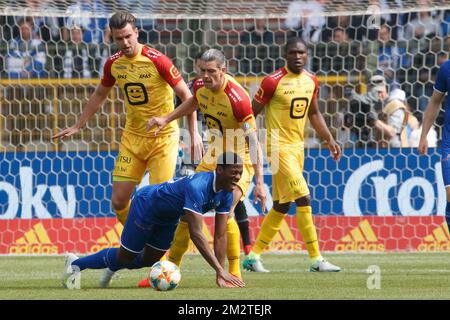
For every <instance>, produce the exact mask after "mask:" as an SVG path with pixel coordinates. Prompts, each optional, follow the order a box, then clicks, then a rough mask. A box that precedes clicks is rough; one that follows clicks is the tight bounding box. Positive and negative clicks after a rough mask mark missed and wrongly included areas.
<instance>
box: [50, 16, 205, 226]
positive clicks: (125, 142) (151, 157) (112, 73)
mask: <svg viewBox="0 0 450 320" xmlns="http://www.w3.org/2000/svg"><path fill="white" fill-rule="evenodd" d="M135 22H136V19H135V17H134V16H133V15H132V14H130V13H128V12H117V13H115V14H114V15H113V16H112V17H111V18H110V20H109V27H110V29H111V34H112V38H113V40H114V43H115V44H116V45H117V47H118V48H119V52H117V53H116V54H114V55H112V56H111V57H109V59H108V60H107V61H106V63H105V66H104V69H103V76H102V78H101V81H100V83H99V85H98V86H97V88H96V89H95V91H94V93H93V94H92V95H91V97H90V98H89V100H88V102H87V103H86V106H85V107H84V109H83V112H82V114H81V116H80V118H79V119H78V121H77V122H76V123H75V125H73V126H72V127H70V128H67V129H65V130H63V131H61V132H59V133H58V134H56V135H55V136H53V138H67V137H70V136H72V135H74V134H75V133H77V132H78V131H79V130H80V129H81V128H82V127H83V126H84V125H85V124H86V122H87V121H88V120H89V119H90V118H91V117H92V116H93V115H94V114H95V113H96V112H97V110H98V109H99V108H100V107H101V106H102V105H103V103H104V102H105V101H106V99H107V97H108V95H109V92H110V91H111V89H112V88H113V86H114V84H115V83H117V84H118V86H119V87H120V89H121V91H122V93H123V96H124V100H125V106H126V124H125V130H124V132H123V135H122V138H121V143H120V148H119V154H118V156H117V158H116V163H115V168H114V172H113V190H112V206H113V208H114V211H115V213H116V216H117V219H118V220H119V221H120V222H121V223H122V224H125V221H126V218H127V216H128V211H129V208H130V203H131V201H130V198H131V195H132V193H133V191H134V189H135V187H136V185H137V184H138V183H140V181H141V179H142V177H143V175H144V173H145V170H148V171H149V173H150V182H151V184H158V183H162V182H165V181H167V180H170V179H171V178H172V177H173V175H174V172H175V168H176V161H177V153H178V143H179V130H178V125H177V123H176V122H173V123H171V124H170V125H169V126H167V127H166V128H165V129H164V130H163V131H162V132H160V134H159V135H158V137H155V136H154V134H153V132H148V131H147V130H146V124H147V120H149V119H150V118H152V117H155V116H162V115H165V114H168V113H170V112H171V111H172V110H174V102H173V100H174V99H173V92H175V94H176V95H177V96H178V97H180V99H181V100H182V101H185V100H188V99H189V98H191V97H192V94H191V92H190V91H189V88H188V87H187V85H186V83H185V81H184V80H183V78H182V77H181V75H180V73H179V72H178V70H177V68H176V67H175V66H174V65H173V63H172V62H171V61H170V59H169V58H168V57H166V56H165V55H163V54H162V53H161V52H159V51H157V50H155V49H153V48H150V47H148V46H146V45H143V44H141V43H139V42H138V34H139V30H138V28H137V27H136V25H135ZM188 122H189V130H190V133H191V137H192V139H191V140H192V146H193V147H194V148H195V151H194V152H195V153H196V154H201V152H202V151H201V149H202V142H201V138H200V136H199V134H198V132H197V122H196V114H190V115H189V116H188Z"/></svg>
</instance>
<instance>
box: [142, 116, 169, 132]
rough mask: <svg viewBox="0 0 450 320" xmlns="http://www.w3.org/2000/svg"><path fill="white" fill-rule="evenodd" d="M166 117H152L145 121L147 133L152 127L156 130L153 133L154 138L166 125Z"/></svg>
mask: <svg viewBox="0 0 450 320" xmlns="http://www.w3.org/2000/svg"><path fill="white" fill-rule="evenodd" d="M167 123H168V122H167V118H166V117H153V118H151V119H150V120H148V121H147V131H150V130H151V129H152V128H153V127H154V126H157V127H158V128H157V129H156V131H155V136H156V135H157V134H158V133H159V132H160V131H161V130H162V129H164V127H165V126H166V125H167Z"/></svg>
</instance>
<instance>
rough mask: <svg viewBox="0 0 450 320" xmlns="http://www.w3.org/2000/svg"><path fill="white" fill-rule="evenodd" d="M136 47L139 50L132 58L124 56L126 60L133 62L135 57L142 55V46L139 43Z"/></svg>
mask: <svg viewBox="0 0 450 320" xmlns="http://www.w3.org/2000/svg"><path fill="white" fill-rule="evenodd" d="M137 45H138V46H139V49H138V51H137V53H136V55H135V56H134V57H133V58H128V57H127V56H124V57H125V58H127V59H128V60H135V59H136V58H137V57H139V56H140V55H141V53H142V48H143V47H144V45H143V44H140V43H138V44H137Z"/></svg>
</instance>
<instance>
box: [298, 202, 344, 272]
mask: <svg viewBox="0 0 450 320" xmlns="http://www.w3.org/2000/svg"><path fill="white" fill-rule="evenodd" d="M295 202H296V204H297V210H296V220H297V226H298V229H299V230H300V233H301V235H302V238H303V241H304V242H305V246H306V250H307V251H308V254H309V257H310V259H311V265H310V269H309V270H310V271H311V272H339V271H341V268H339V267H338V266H335V265H333V264H332V263H330V262H328V261H327V260H325V259H324V258H323V257H322V255H321V254H320V250H319V241H318V238H317V231H316V227H315V225H314V221H313V216H312V208H311V205H310V203H311V200H310V196H309V195H307V196H304V197H302V198H299V199H297V200H296V201H295Z"/></svg>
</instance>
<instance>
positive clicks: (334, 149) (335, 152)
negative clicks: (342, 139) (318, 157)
mask: <svg viewBox="0 0 450 320" xmlns="http://www.w3.org/2000/svg"><path fill="white" fill-rule="evenodd" d="M328 149H330V152H331V155H332V156H333V159H334V160H335V161H338V160H339V159H340V158H341V156H342V151H341V147H340V146H339V144H337V142H336V141H334V139H332V140H331V141H330V142H329V143H328Z"/></svg>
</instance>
